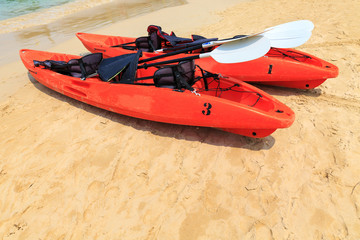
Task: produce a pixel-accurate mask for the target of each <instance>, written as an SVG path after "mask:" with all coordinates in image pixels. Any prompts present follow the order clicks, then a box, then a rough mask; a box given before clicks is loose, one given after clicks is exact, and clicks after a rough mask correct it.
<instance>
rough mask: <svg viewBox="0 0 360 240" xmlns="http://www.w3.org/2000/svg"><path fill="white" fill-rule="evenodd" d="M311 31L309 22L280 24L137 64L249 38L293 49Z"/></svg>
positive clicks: (312, 25)
mask: <svg viewBox="0 0 360 240" xmlns="http://www.w3.org/2000/svg"><path fill="white" fill-rule="evenodd" d="M313 29H314V24H313V23H312V22H311V21H309V20H299V21H293V22H288V23H284V24H280V25H277V26H274V27H270V28H267V29H265V30H264V31H262V32H258V33H255V34H251V35H246V36H243V35H242V36H240V37H238V36H235V37H234V38H230V39H223V40H217V41H210V42H207V43H203V44H199V45H194V46H190V47H186V46H187V45H186V44H185V48H183V49H180V50H177V51H174V52H169V53H166V54H162V55H159V56H155V57H151V58H147V59H143V60H140V61H139V63H144V62H150V61H154V60H157V59H160V58H165V57H169V56H173V55H177V54H179V53H185V52H189V51H192V50H196V49H201V48H210V47H214V46H218V45H222V44H224V43H229V42H232V41H234V40H235V39H249V38H253V37H256V36H264V37H266V38H268V39H269V40H270V46H271V47H277V48H294V47H298V46H300V45H302V44H304V43H305V42H306V41H307V40H309V38H310V36H311V31H312V30H313ZM163 50H164V49H159V50H156V52H160V53H161V52H163Z"/></svg>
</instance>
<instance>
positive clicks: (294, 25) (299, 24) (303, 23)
mask: <svg viewBox="0 0 360 240" xmlns="http://www.w3.org/2000/svg"><path fill="white" fill-rule="evenodd" d="M313 29H314V24H313V23H312V22H311V21H309V20H298V21H293V22H288V23H284V24H280V25H277V26H274V27H270V28H267V29H265V31H264V32H265V33H266V32H269V31H271V32H274V33H280V32H289V31H293V30H298V31H299V32H311V31H312V30H313Z"/></svg>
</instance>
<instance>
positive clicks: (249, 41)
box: [199, 36, 271, 63]
mask: <svg viewBox="0 0 360 240" xmlns="http://www.w3.org/2000/svg"><path fill="white" fill-rule="evenodd" d="M270 47H271V45H270V40H269V39H267V38H266V37H264V36H253V37H250V38H238V39H233V41H227V43H225V44H222V45H220V46H219V47H217V48H215V49H214V50H213V51H212V52H209V53H204V54H200V55H199V57H200V58H203V57H208V56H211V57H212V58H213V59H214V60H215V61H217V62H219V63H237V62H247V61H251V60H254V59H257V58H259V57H262V56H264V55H265V54H266V53H267V52H268V51H269V50H270Z"/></svg>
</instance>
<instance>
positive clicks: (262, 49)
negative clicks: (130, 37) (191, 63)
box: [138, 36, 270, 68]
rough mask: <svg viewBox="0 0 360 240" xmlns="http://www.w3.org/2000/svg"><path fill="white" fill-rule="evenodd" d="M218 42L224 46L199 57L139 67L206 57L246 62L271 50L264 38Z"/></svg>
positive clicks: (231, 61)
mask: <svg viewBox="0 0 360 240" xmlns="http://www.w3.org/2000/svg"><path fill="white" fill-rule="evenodd" d="M214 42H215V41H214ZM216 42H222V44H221V45H220V46H219V47H217V48H215V49H214V50H213V51H211V52H207V53H201V54H199V55H194V56H190V57H185V58H179V59H172V60H168V61H164V62H156V63H152V64H143V65H141V66H138V68H147V67H152V66H157V65H162V64H169V63H176V62H181V61H187V60H193V59H199V58H205V57H212V58H213V59H214V60H215V61H217V62H219V63H237V62H246V61H251V60H254V59H257V58H259V57H262V56H264V55H265V54H266V53H267V52H268V51H269V50H270V41H269V39H267V38H266V37H264V36H253V37H251V38H237V39H236V38H235V39H229V40H224V41H216ZM145 60H147V59H145ZM152 60H153V59H152ZM140 62H141V61H139V63H140ZM142 62H144V61H142Z"/></svg>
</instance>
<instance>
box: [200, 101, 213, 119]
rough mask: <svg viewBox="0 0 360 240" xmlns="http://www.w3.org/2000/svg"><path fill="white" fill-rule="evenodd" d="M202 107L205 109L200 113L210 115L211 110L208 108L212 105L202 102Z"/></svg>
mask: <svg viewBox="0 0 360 240" xmlns="http://www.w3.org/2000/svg"><path fill="white" fill-rule="evenodd" d="M204 107H205V110H203V111H202V114H204V115H206V116H207V115H210V113H211V111H210V109H211V108H212V105H211V104H210V103H204Z"/></svg>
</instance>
